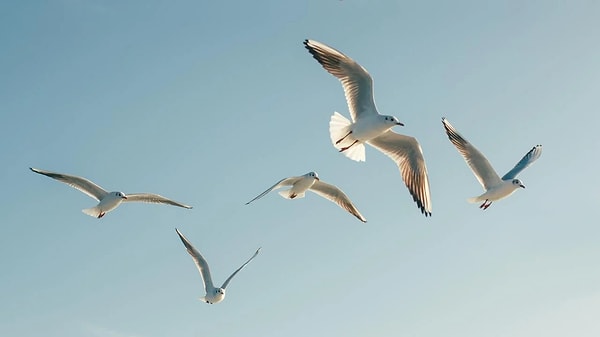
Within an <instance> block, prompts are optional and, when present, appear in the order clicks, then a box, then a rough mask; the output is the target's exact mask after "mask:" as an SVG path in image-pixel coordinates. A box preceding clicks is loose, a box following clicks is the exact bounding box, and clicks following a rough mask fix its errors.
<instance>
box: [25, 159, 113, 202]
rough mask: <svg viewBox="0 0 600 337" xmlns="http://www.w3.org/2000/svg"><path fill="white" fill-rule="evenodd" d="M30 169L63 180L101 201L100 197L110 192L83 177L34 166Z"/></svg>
mask: <svg viewBox="0 0 600 337" xmlns="http://www.w3.org/2000/svg"><path fill="white" fill-rule="evenodd" d="M29 169H30V170H31V171H33V172H35V173H39V174H42V175H45V176H47V177H50V178H53V179H56V180H58V181H60V182H63V183H65V184H67V185H69V186H71V187H73V188H75V189H77V190H79V191H81V192H83V193H85V194H87V195H89V196H90V197H92V198H94V199H96V200H98V201H100V199H102V198H104V196H106V195H107V194H108V192H106V191H105V190H104V189H103V188H102V187H100V186H98V185H96V184H94V183H93V182H91V181H89V180H87V179H85V178H82V177H78V176H72V175H68V174H62V173H55V172H50V171H44V170H40V169H36V168H33V167H30V168H29Z"/></svg>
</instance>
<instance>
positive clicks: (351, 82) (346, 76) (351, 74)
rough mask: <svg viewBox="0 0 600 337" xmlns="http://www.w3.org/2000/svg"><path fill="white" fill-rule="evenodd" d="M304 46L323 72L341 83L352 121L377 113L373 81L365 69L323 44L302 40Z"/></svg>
mask: <svg viewBox="0 0 600 337" xmlns="http://www.w3.org/2000/svg"><path fill="white" fill-rule="evenodd" d="M304 46H305V47H306V49H308V51H309V52H310V53H311V54H312V56H313V57H314V58H315V60H317V61H318V62H319V63H320V64H321V65H322V66H323V68H325V70H327V71H328V72H329V73H330V74H331V75H333V76H335V77H337V78H338V79H339V80H340V82H342V87H343V88H344V94H345V95H346V102H347V103H348V109H349V110H350V114H351V115H352V120H353V121H356V120H357V119H359V118H362V117H364V116H365V115H369V114H374V113H377V108H376V107H375V100H374V99H373V79H372V78H371V75H369V73H368V72H367V70H366V69H365V68H363V67H361V65H360V64H358V63H356V62H355V61H354V60H353V59H351V58H349V57H348V56H346V55H344V54H343V53H342V52H340V51H338V50H336V49H334V48H331V47H329V46H327V45H325V44H323V43H320V42H317V41H314V40H304Z"/></svg>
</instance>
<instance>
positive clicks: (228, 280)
mask: <svg viewBox="0 0 600 337" xmlns="http://www.w3.org/2000/svg"><path fill="white" fill-rule="evenodd" d="M259 252H260V248H258V249H257V250H256V252H255V253H254V255H252V257H251V258H250V259H248V261H246V262H245V263H244V264H243V265H242V266H241V267H239V268H238V269H237V270H236V271H234V272H233V274H231V276H229V277H228V278H227V280H225V282H223V285H222V286H221V288H223V289H225V288H227V285H228V284H229V282H230V281H231V279H232V278H233V277H234V276H235V274H237V273H238V272H239V271H240V270H242V268H244V267H245V266H246V265H247V264H248V263H250V261H252V259H253V258H255V257H256V255H258V253H259Z"/></svg>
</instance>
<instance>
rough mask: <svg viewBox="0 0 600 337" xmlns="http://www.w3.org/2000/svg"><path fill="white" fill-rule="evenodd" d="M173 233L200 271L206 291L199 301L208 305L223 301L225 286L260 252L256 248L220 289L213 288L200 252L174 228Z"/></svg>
mask: <svg viewBox="0 0 600 337" xmlns="http://www.w3.org/2000/svg"><path fill="white" fill-rule="evenodd" d="M175 231H177V235H179V238H180V239H181V242H183V245H184V246H185V248H186V249H187V252H188V253H190V255H191V256H192V259H193V260H194V263H196V267H198V270H199V271H200V276H202V283H203V284H204V290H205V291H206V295H205V296H204V297H200V300H202V301H203V302H206V303H210V304H215V303H219V302H221V301H222V300H223V299H225V288H227V285H228V284H229V282H230V281H231V279H232V278H233V277H234V276H235V274H237V273H238V272H239V271H240V270H242V268H244V267H245V266H246V265H247V264H248V263H249V262H250V261H252V259H253V258H255V257H256V255H258V252H260V248H258V249H257V250H256V253H254V255H252V257H251V258H250V259H249V260H248V261H246V262H245V263H244V264H243V265H242V266H241V267H239V268H238V269H237V270H236V271H234V272H233V274H231V276H229V277H228V278H227V280H225V282H223V285H222V286H221V287H219V288H215V286H214V285H213V281H212V278H211V277H210V270H209V268H208V262H206V259H204V257H203V256H202V254H200V252H199V251H197V250H196V248H194V246H192V244H191V243H190V242H189V241H188V240H187V239H186V238H185V236H183V234H181V232H180V231H179V230H178V229H177V228H175Z"/></svg>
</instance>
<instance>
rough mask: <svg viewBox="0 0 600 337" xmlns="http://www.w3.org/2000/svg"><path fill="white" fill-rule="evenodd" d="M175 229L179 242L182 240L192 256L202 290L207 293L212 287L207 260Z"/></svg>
mask: <svg viewBox="0 0 600 337" xmlns="http://www.w3.org/2000/svg"><path fill="white" fill-rule="evenodd" d="M175 231H176V232H177V235H179V238H180V239H181V242H183V245H184V246H185V248H186V249H187V252H188V253H189V254H190V255H191V256H192V259H193V260H194V263H195V264H196V267H198V270H199V271H200V275H201V276H202V283H203V284H204V291H206V292H207V293H208V292H209V291H211V290H212V289H213V288H214V287H213V283H212V278H211V277H210V269H209V268H208V262H206V260H205V259H204V257H203V256H202V254H200V252H199V251H197V250H196V248H194V246H192V244H191V243H190V242H189V241H188V240H187V239H186V238H185V236H183V234H181V232H180V231H179V230H178V229H177V228H175Z"/></svg>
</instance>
